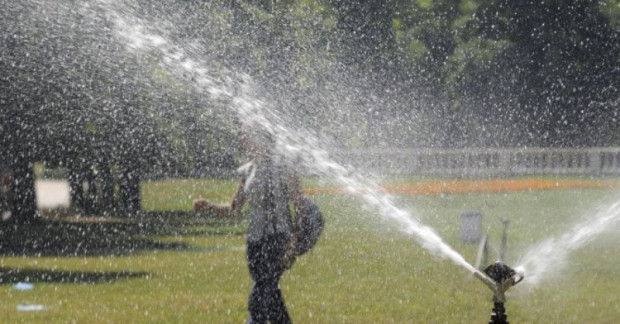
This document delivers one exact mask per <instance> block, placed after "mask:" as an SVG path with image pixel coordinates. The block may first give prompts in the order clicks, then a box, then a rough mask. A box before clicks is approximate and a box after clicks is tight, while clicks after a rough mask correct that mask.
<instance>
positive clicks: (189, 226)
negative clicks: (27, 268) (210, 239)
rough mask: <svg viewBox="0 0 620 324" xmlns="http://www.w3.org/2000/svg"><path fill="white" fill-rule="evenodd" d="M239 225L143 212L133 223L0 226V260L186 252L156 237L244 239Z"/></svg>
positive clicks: (57, 221) (106, 220) (61, 221)
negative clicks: (236, 236) (163, 251)
mask: <svg viewBox="0 0 620 324" xmlns="http://www.w3.org/2000/svg"><path fill="white" fill-rule="evenodd" d="M239 222H240V221H239V220H221V219H209V218H207V217H197V216H196V215H195V214H194V213H189V212H144V213H141V214H140V215H138V216H134V217H121V218H119V217H75V216H67V215H64V216H62V215H61V216H58V215H56V217H53V218H47V219H44V220H42V221H40V222H37V223H34V224H28V225H17V224H2V225H0V256H67V257H68V256H106V255H128V254H133V253H137V252H141V251H149V250H189V249H193V247H192V246H191V245H189V244H186V243H180V242H162V241H158V240H157V237H161V236H182V235H194V236H196V235H242V234H243V231H242V230H241V229H240V227H239V226H237V225H238V224H239Z"/></svg>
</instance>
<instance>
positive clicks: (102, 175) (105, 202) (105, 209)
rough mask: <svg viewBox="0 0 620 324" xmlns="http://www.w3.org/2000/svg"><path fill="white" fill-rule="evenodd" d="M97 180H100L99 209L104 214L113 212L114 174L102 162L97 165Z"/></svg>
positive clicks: (114, 207)
mask: <svg viewBox="0 0 620 324" xmlns="http://www.w3.org/2000/svg"><path fill="white" fill-rule="evenodd" d="M99 180H100V182H101V192H100V196H99V208H98V209H99V211H100V212H101V213H103V214H104V215H110V214H113V213H114V212H115V211H116V206H115V204H114V175H113V174H112V171H111V170H110V166H109V165H108V164H106V163H102V164H101V165H100V166H99Z"/></svg>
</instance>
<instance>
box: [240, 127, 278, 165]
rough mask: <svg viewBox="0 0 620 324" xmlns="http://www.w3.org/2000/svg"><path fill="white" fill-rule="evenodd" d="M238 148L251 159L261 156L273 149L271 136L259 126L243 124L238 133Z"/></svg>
mask: <svg viewBox="0 0 620 324" xmlns="http://www.w3.org/2000/svg"><path fill="white" fill-rule="evenodd" d="M239 146H240V147H241V149H242V150H243V152H245V153H246V154H248V155H250V156H252V157H258V156H262V155H265V154H267V153H269V152H270V151H271V149H272V148H273V146H274V140H273V135H272V134H271V133H270V132H269V131H267V130H266V129H265V128H264V127H262V126H261V125H257V124H243V125H242V126H241V130H240V132H239Z"/></svg>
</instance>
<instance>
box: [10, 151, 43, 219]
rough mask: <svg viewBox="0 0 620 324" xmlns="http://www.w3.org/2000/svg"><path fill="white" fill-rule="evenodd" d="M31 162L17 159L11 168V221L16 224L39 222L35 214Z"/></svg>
mask: <svg viewBox="0 0 620 324" xmlns="http://www.w3.org/2000/svg"><path fill="white" fill-rule="evenodd" d="M32 167H33V163H32V161H28V160H27V159H19V160H18V161H16V163H15V164H14V165H13V167H12V172H13V181H12V183H11V190H12V196H13V197H12V198H13V199H12V200H13V206H12V209H11V214H12V219H13V220H14V221H15V222H16V223H18V224H34V223H37V222H39V221H40V220H41V218H40V217H39V213H38V212H37V201H36V196H35V191H34V170H33V169H32Z"/></svg>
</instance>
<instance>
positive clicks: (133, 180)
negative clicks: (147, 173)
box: [120, 167, 141, 215]
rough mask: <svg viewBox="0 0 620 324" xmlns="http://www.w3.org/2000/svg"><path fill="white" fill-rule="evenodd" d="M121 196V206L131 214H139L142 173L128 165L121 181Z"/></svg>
mask: <svg viewBox="0 0 620 324" xmlns="http://www.w3.org/2000/svg"><path fill="white" fill-rule="evenodd" d="M120 194H121V195H120V196H121V197H120V198H121V206H122V207H123V209H124V211H125V212H126V213H128V214H130V215H134V214H137V213H138V212H139V211H140V203H141V197H140V175H139V173H138V172H137V171H136V170H135V169H133V168H131V167H126V168H125V169H124V170H123V173H122V175H121V181H120Z"/></svg>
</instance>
